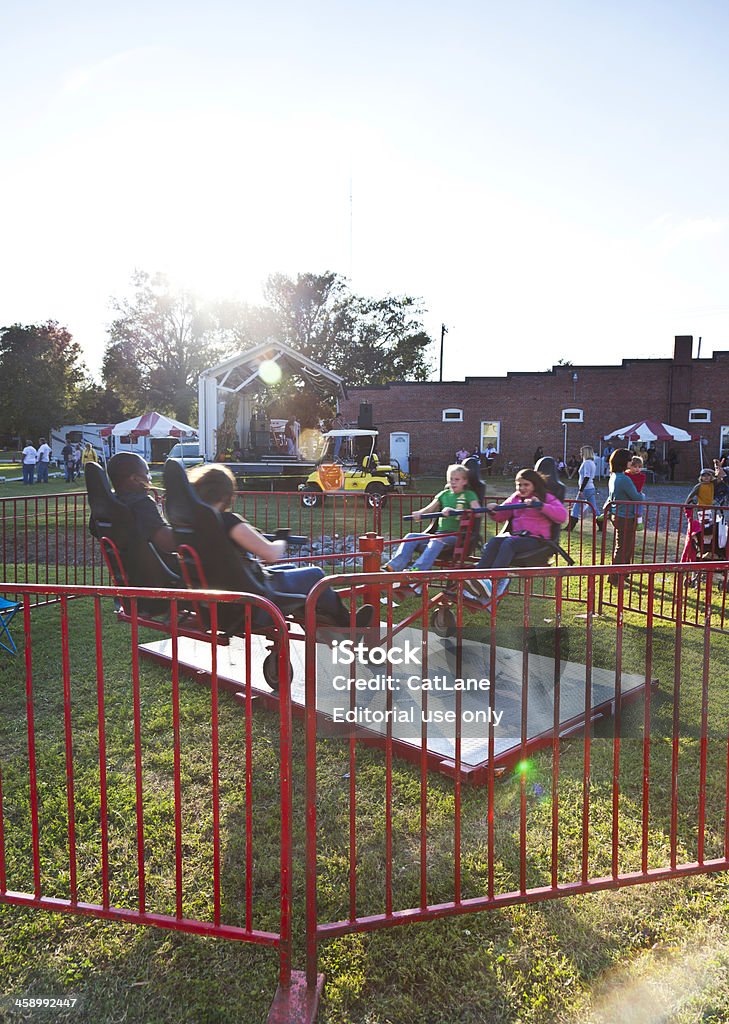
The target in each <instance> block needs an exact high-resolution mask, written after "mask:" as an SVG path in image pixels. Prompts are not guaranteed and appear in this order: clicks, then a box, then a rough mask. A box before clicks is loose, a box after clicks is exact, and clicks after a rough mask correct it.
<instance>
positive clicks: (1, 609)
mask: <svg viewBox="0 0 729 1024" xmlns="http://www.w3.org/2000/svg"><path fill="white" fill-rule="evenodd" d="M19 610H20V604H19V603H18V602H17V601H6V600H5V598H4V597H0V647H2V649H3V650H4V651H9V652H10V653H11V654H17V653H18V648H17V647H16V646H15V641H14V640H13V638H12V636H11V635H10V623H11V622H12V621H13V619H14V618H15V614H16V612H18V611H19ZM5 637H7V641H8V642H7V643H5V642H4V639H5Z"/></svg>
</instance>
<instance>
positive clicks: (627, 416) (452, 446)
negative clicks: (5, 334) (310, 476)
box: [341, 335, 729, 479]
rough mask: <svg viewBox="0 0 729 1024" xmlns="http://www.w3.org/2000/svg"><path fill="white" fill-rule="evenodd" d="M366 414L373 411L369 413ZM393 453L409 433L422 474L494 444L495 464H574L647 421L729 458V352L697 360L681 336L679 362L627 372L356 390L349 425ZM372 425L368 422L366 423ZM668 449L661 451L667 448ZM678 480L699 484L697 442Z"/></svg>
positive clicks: (649, 362) (681, 451)
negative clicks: (361, 420)
mask: <svg viewBox="0 0 729 1024" xmlns="http://www.w3.org/2000/svg"><path fill="white" fill-rule="evenodd" d="M362 406H364V408H362ZM367 406H371V413H372V421H373V424H374V426H375V427H377V429H378V430H379V431H380V433H381V435H382V442H381V445H380V447H381V448H382V450H383V453H385V454H387V438H388V437H389V434H390V433H391V432H393V431H406V432H408V433H409V434H410V452H411V455H412V456H415V457H416V458H417V459H419V463H420V469H421V471H429V472H430V471H435V472H440V471H441V470H442V469H443V467H444V466H446V465H447V464H448V463H449V462H451V461H453V458H454V454H455V452H456V450H457V449H458V448H460V447H461V446H464V447H466V448H468V449H469V450H470V449H472V448H473V446H474V445H476V444H478V445H479V446H480V447H481V449H484V448H485V447H486V444H487V443H488V441H489V440H492V441H493V442H494V444H495V445H496V448H497V450H498V452H499V457H498V459H497V461H496V466H497V467H499V466H502V465H504V463H506V462H507V461H513V462H516V463H519V464H520V465H524V466H527V465H531V463H532V456H533V454H534V451H535V449H536V448H537V446H539V445H541V447H542V448H543V449H544V452H545V454H547V455H550V454H551V455H554V456H557V457H559V456H561V455H562V454H563V452H564V450H565V435H566V450H567V457H569V456H570V455H571V454H572V453H573V452H574V453H579V448H580V445H583V444H591V445H593V446H594V447H595V449H596V450H598V451H599V449H600V447H601V440H600V439H601V438H602V437H603V436H604V435H605V434H607V433H609V432H610V431H612V430H615V429H617V428H618V427H621V426H624V425H625V424H627V423H632V422H634V421H636V420H640V419H654V420H661V421H663V422H664V423H670V424H672V425H673V426H676V427H683V428H684V429H685V430H688V431H690V432H691V433H693V434H695V435H697V436H698V435H700V436H701V437H703V438H706V444H705V446H704V458H705V459H707V458H708V459H709V460H710V459H711V458H712V457H714V456H715V455H716V454H717V453H718V452H720V451H721V452H722V453H723V454H729V351H727V352H715V353H714V355H713V356H712V357H710V358H708V359H695V358H693V338H692V337H691V336H690V335H688V336H687V335H684V336H680V337H676V339H675V347H674V354H673V359H624V360H623V361H622V363H621V364H620V365H619V366H554V367H553V368H552V369H551V370H547V371H544V372H541V373H522V372H519V373H507V375H506V376H505V377H467V378H466V379H465V381H451V382H443V383H402V384H399V383H394V384H385V385H377V386H373V387H357V388H348V389H347V397H346V399H344V400H343V401H342V406H341V408H342V413H343V415H344V417H345V419H346V420H347V422H356V421H357V419H358V417H359V416H360V415H361V414H362V413H363V414H364V415H365V416H368V415H369V409H367ZM361 425H364V424H361ZM661 447H662V446H659V449H660V448H661ZM675 450H676V452H677V454H678V456H679V463H678V467H677V473H676V475H677V478H678V479H681V478H683V479H687V478H690V477H693V476H695V474H696V472H697V471H698V466H699V452H698V443H691V444H689V443H686V444H677V445H675Z"/></svg>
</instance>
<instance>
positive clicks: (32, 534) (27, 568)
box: [0, 491, 729, 585]
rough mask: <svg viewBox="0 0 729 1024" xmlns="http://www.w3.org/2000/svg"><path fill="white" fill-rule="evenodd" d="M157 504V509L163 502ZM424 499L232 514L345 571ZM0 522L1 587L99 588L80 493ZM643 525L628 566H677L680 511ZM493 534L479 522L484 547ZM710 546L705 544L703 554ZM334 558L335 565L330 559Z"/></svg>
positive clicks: (664, 509) (239, 507)
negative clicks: (368, 537)
mask: <svg viewBox="0 0 729 1024" xmlns="http://www.w3.org/2000/svg"><path fill="white" fill-rule="evenodd" d="M159 497H160V501H161V503H162V504H163V503H164V495H163V494H160V496H159ZM431 497H432V496H431V495H428V494H411V493H404V494H400V493H398V494H393V495H388V496H387V500H386V502H385V503H384V504H382V505H377V506H375V507H372V506H371V505H370V504H369V503H368V501H367V499H366V497H365V496H364V495H350V496H346V497H345V496H344V495H336V494H335V495H328V496H327V497H326V498H325V499H324V501H323V503H322V505H321V506H320V507H318V508H315V509H311V508H307V507H305V506H304V505H302V502H301V494H300V493H299V492H290V493H289V492H274V493H270V492H254V491H246V492H242V493H239V494H237V495H236V498H235V511H236V512H239V513H240V514H241V515H243V516H244V517H245V518H246V519H248V520H249V521H250V522H251V523H252V524H253V525H254V526H256V527H258V528H259V529H260V530H263V531H264V532H273V531H275V530H276V529H278V528H280V527H286V528H288V529H290V530H291V532H292V533H294V534H298V535H301V536H304V537H305V538H306V539H307V542H308V544H307V547H306V549H305V551H304V554H303V557H305V558H306V560H307V561H321V562H327V561H328V562H329V563H331V565H332V567H338V568H344V569H346V568H348V567H352V556H353V552H354V549H355V548H356V542H357V539H358V538H359V537H361V536H362V535H363V534H365V533H369V532H374V533H377V534H379V535H381V536H383V537H384V538H385V539H386V540H391V539H396V538H399V537H401V536H402V535H403V534H404V533H406V532H407V528H406V526H407V524H404V523H403V516H405V515H410V514H412V512H413V511H414V510H416V509H418V508H422V507H423V506H424V505H425V504H427V503H428V502H429V501H430V500H431ZM494 500H499V499H494ZM566 504H567V506H568V508H569V510H570V513H571V514H573V515H574V516H575V517H577V518H579V523H578V525H577V527H576V528H575V529H574V530H573V531H572V532H569V533H568V532H567V531H565V532H564V533H563V535H562V536H563V544H564V547H565V549H566V550H567V551H568V552H569V554H570V555H571V557H572V558H574V560H575V561H576V562H578V563H579V564H582V565H595V564H605V563H606V562H609V560H610V557H609V555H610V552H609V548H607V549H606V544H605V535H603V534H602V533H601V532H600V531H599V530H598V529H597V527H596V524H595V521H594V518H593V516H592V513H591V512H590V511H589V510H587V508H586V506H585V505H584V503H583V502H577V501H573V500H572V499H569V500H568V501H567V502H566ZM718 511H719V513H720V514H723V513H724V512H729V510H724V509H722V510H718ZM0 517H1V518H2V577H3V579H4V580H5V581H8V582H19V583H23V582H32V583H68V584H74V583H78V584H81V585H93V584H97V583H102V582H104V579H105V577H104V570H103V563H102V560H101V558H100V556H99V549H98V545H97V544H95V543H94V542H93V539H92V538H91V536H90V535H89V533H88V529H87V524H88V507H87V503H86V495H85V493H83V492H81V493H75V494H69V493H63V494H57V495H45V496H38V497H26V496H23V497H17V498H3V499H0ZM644 521H645V522H644V525H645V529H644V530H643V531H641V532H640V533H639V534H638V535H637V542H636V557H635V560H636V561H640V562H645V563H660V562H668V563H670V562H677V561H679V559H680V557H681V552H682V549H683V544H684V540H685V535H686V515H685V512H684V506H683V505H678V504H670V503H661V502H647V503H646V513H645V516H644ZM497 527H498V524H495V523H493V522H491V521H490V520H488V519H487V518H486V517H484V526H483V529H484V531H485V537H486V539H488V538H489V537H491V536H492V535H493V534H494V533H495V532H496V529H497ZM347 541H348V542H349V543H348V550H347V551H344V550H342V549H343V548H344V547H345V546H347V544H346V542H347ZM712 543H714V542H709V545H708V549H710V548H711V544H712ZM330 549H331V550H330ZM708 549H707V548H706V546H705V550H708ZM292 554H293V552H292ZM336 554H340V555H341V556H342V557H341V558H340V559H337V558H336V557H335V556H336Z"/></svg>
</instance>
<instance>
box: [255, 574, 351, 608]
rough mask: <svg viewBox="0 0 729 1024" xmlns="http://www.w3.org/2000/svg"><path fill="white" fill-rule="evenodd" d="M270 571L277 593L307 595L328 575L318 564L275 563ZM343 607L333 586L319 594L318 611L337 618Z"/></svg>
mask: <svg viewBox="0 0 729 1024" xmlns="http://www.w3.org/2000/svg"><path fill="white" fill-rule="evenodd" d="M269 572H270V580H271V585H272V586H273V588H274V590H275V591H276V593H277V594H304V595H306V594H308V593H309V591H310V590H311V588H312V587H313V586H314V584H315V583H318V582H319V580H323V579H324V576H325V575H326V573H325V572H324V570H323V569H321V568H319V566H318V565H274V566H271V567H270V568H269ZM342 607H343V606H342V602H341V600H340V598H339V595H338V594H336V593H335V592H334V591H333V590H332V588H331V587H327V588H326V590H323V591H322V592H321V593H320V594H319V599H318V601H317V603H316V610H317V612H318V613H321V614H323V615H326V616H328V617H329V618H331V619H335V620H336V619H339V618H340V617H341V612H342ZM345 614H346V612H345Z"/></svg>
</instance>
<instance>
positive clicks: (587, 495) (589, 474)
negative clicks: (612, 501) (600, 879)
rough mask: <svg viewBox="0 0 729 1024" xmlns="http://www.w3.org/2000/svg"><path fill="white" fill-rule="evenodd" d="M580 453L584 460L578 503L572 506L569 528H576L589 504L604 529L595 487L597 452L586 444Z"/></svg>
mask: <svg viewBox="0 0 729 1024" xmlns="http://www.w3.org/2000/svg"><path fill="white" fill-rule="evenodd" d="M580 454H581V456H582V462H581V463H580V468H579V470H578V479H579V487H578V490H577V498H578V504H575V505H573V506H572V511H571V512H570V518H569V522H568V524H567V530H568V531H570V530H574V528H575V527H576V526H577V524H578V523H579V521H580V519H581V518H582V515H583V513H584V511H585V508H587V507H588V506H589V507H590V508H591V509H592V514H593V516H594V517H595V522H596V523H597V527H598V529H599V530H602V528H603V525H604V519H603V517H602V515H601V514H600V511H599V509H598V507H597V490H596V489H595V477H596V476H597V466H596V465H595V452H594V450H593V448H592V447H591V446H590V445H589V444H585V445H583V446H582V448H581V449H580ZM579 499H581V500H579Z"/></svg>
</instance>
